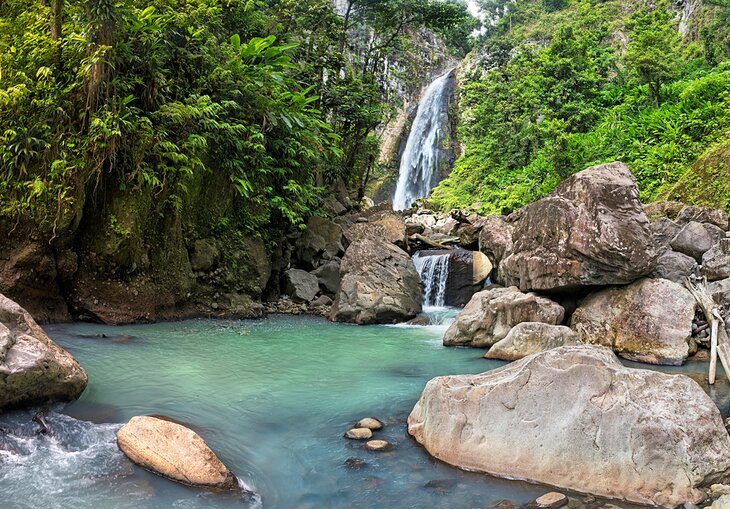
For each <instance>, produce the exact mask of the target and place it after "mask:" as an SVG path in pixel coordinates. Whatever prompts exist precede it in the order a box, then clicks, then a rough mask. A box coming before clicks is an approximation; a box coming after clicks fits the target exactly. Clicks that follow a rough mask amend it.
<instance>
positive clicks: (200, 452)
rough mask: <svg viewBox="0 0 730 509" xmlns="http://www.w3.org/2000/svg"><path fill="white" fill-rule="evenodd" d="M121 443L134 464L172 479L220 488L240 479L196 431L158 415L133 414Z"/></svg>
mask: <svg viewBox="0 0 730 509" xmlns="http://www.w3.org/2000/svg"><path fill="white" fill-rule="evenodd" d="M117 444H118V445H119V448H120V449H121V450H122V452H123V453H124V454H126V455H127V457H128V458H129V459H130V460H132V461H133V462H134V463H136V464H138V465H140V466H142V467H144V468H146V469H148V470H151V471H153V472H155V473H157V474H160V475H163V476H165V477H167V478H169V479H172V480H175V481H178V482H181V483H184V484H189V485H192V486H201V487H207V488H217V489H225V490H230V489H238V481H237V480H236V477H235V476H234V475H233V474H232V473H231V471H230V470H228V468H227V467H226V466H225V465H224V464H223V463H221V461H220V460H219V459H218V457H217V456H216V455H215V453H214V452H213V451H211V450H210V448H209V447H208V446H207V445H206V443H205V442H204V441H203V439H202V438H200V436H199V435H198V434H197V433H195V432H194V431H193V430H191V429H189V428H186V427H185V426H182V425H181V424H178V423H175V422H171V421H168V420H164V419H159V418H156V417H146V416H145V417H133V418H132V419H131V420H130V421H129V422H128V423H127V424H125V425H124V426H122V427H121V428H120V430H119V431H118V432H117Z"/></svg>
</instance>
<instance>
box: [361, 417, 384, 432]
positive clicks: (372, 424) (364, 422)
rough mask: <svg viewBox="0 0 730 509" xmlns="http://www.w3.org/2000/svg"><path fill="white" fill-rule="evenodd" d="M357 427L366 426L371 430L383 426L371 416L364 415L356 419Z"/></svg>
mask: <svg viewBox="0 0 730 509" xmlns="http://www.w3.org/2000/svg"><path fill="white" fill-rule="evenodd" d="M357 427H358V428H367V429H371V430H373V431H375V430H379V429H382V428H383V423H382V422H380V421H379V420H377V419H375V418H373V417H366V418H364V419H360V420H359V421H357Z"/></svg>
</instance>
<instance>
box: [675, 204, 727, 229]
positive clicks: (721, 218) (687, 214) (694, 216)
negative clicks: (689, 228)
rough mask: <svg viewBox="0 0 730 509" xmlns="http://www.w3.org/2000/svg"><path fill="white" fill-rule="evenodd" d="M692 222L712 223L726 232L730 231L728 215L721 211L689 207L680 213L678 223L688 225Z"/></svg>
mask: <svg viewBox="0 0 730 509" xmlns="http://www.w3.org/2000/svg"><path fill="white" fill-rule="evenodd" d="M690 221H697V222H698V223H710V224H713V225H715V226H717V227H718V228H721V229H722V230H725V231H726V230H728V229H730V225H729V224H728V213H727V212H725V211H724V210H720V209H713V208H710V207H696V206H693V205H687V206H686V207H683V208H682V210H680V211H679V214H678V215H677V223H679V224H687V223H689V222H690Z"/></svg>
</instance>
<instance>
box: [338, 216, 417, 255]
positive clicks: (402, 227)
mask: <svg viewBox="0 0 730 509" xmlns="http://www.w3.org/2000/svg"><path fill="white" fill-rule="evenodd" d="M345 238H346V239H347V241H348V242H350V243H353V242H357V241H358V240H364V239H385V240H387V241H388V242H391V243H393V244H396V245H397V246H399V247H401V248H403V247H405V246H406V239H407V237H406V223H405V221H404V220H403V218H402V217H400V216H399V215H397V214H395V213H393V212H388V211H383V212H378V213H377V214H374V215H373V216H371V217H370V218H369V219H368V222H367V223H356V224H354V225H352V226H350V227H349V228H348V229H347V230H345Z"/></svg>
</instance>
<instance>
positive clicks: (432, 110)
mask: <svg viewBox="0 0 730 509" xmlns="http://www.w3.org/2000/svg"><path fill="white" fill-rule="evenodd" d="M452 72H453V69H451V70H449V71H448V72H447V73H445V74H443V75H442V76H440V77H438V78H437V79H436V80H435V81H434V82H433V83H431V84H430V85H429V86H428V88H427V89H426V92H425V93H424V94H423V99H422V100H421V102H420V103H419V105H418V111H417V113H416V118H415V120H414V121H413V127H412V128H411V132H410V134H409V136H408V142H407V143H406V148H405V151H404V152H403V156H402V157H401V162H400V170H399V174H398V184H397V186H396V188H395V197H394V198H393V209H395V210H404V209H407V208H410V206H411V205H412V204H413V202H414V201H416V200H417V199H418V198H422V197H424V196H428V195H429V194H430V193H431V189H433V188H434V186H435V185H436V184H437V183H438V178H439V166H440V163H441V159H442V158H441V142H442V140H443V138H444V133H445V132H446V131H447V126H448V122H449V100H448V98H449V93H450V87H449V84H450V80H451V73H452Z"/></svg>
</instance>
